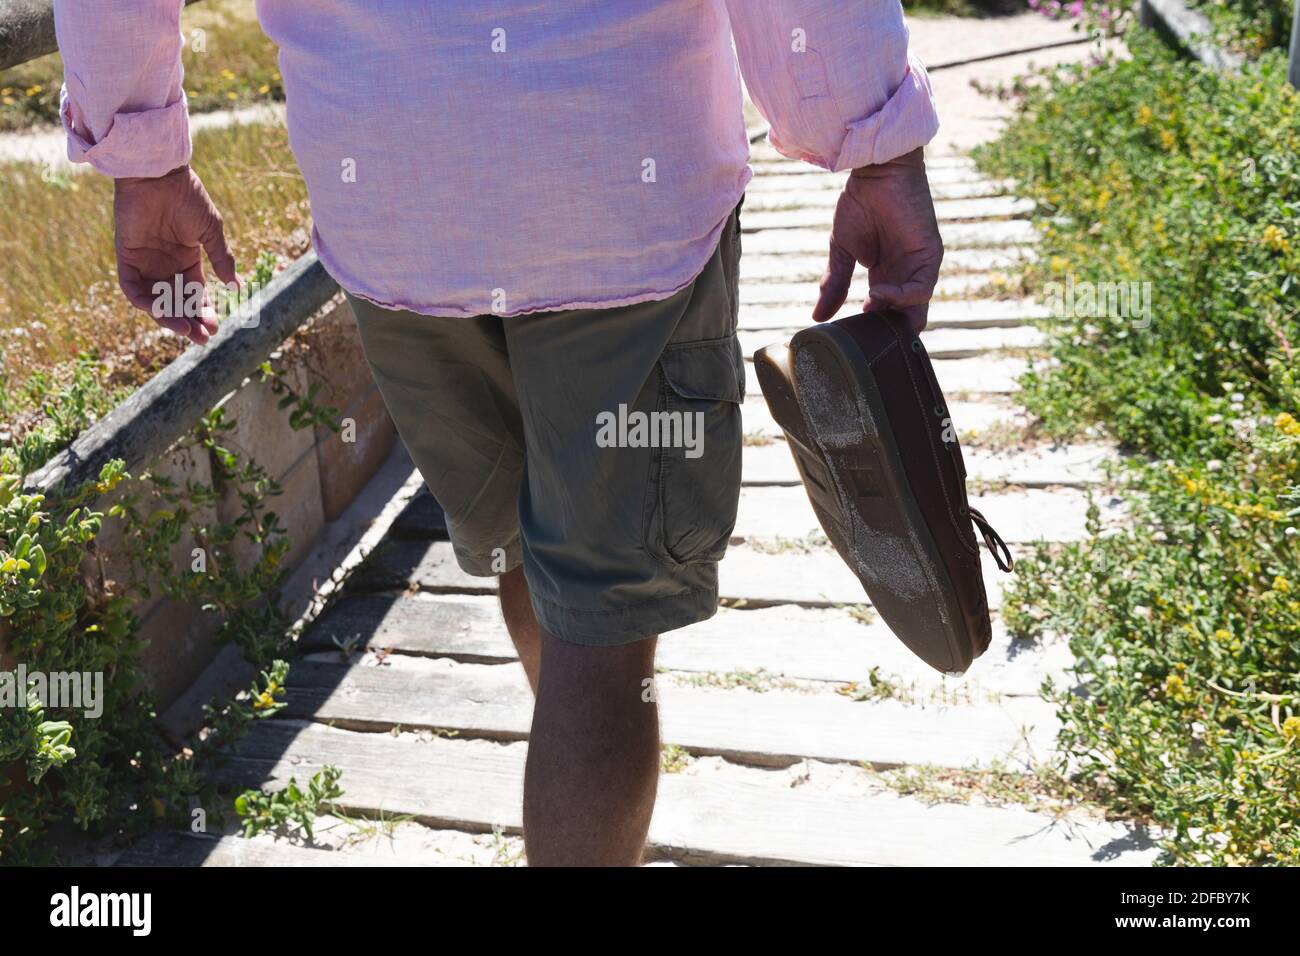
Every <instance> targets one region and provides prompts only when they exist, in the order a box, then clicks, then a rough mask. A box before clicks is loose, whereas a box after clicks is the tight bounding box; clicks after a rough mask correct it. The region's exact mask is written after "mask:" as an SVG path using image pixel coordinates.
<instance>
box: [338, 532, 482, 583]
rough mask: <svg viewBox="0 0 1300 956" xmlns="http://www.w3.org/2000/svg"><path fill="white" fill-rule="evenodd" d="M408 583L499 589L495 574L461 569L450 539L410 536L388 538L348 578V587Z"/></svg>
mask: <svg viewBox="0 0 1300 956" xmlns="http://www.w3.org/2000/svg"><path fill="white" fill-rule="evenodd" d="M408 584H412V585H416V586H418V587H420V588H423V589H424V590H426V591H435V592H458V593H462V594H495V593H496V592H497V579H496V578H479V577H473V576H471V575H468V574H466V573H465V572H464V571H462V570H461V569H460V565H459V564H457V563H456V558H455V555H454V554H453V553H452V550H451V542H449V541H425V540H421V539H411V538H387V539H385V540H384V542H383V543H382V544H380V545H379V547H377V548H375V550H374V551H372V552H371V553H370V554H369V555H368V556H367V557H366V560H365V561H364V562H363V563H362V564H361V566H360V567H359V568H357V570H356V572H355V573H354V574H353V575H352V576H351V577H350V578H348V581H347V590H349V591H383V590H391V589H399V590H400V589H402V588H405V587H406V586H407V585H408Z"/></svg>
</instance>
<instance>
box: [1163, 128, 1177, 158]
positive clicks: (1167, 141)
mask: <svg viewBox="0 0 1300 956" xmlns="http://www.w3.org/2000/svg"><path fill="white" fill-rule="evenodd" d="M1177 142H1178V138H1177V137H1176V136H1174V134H1173V131H1172V130H1167V129H1162V130H1161V131H1160V146H1161V148H1163V149H1164V150H1165V151H1166V152H1169V151H1171V150H1172V149H1173V148H1174V144H1175V143H1177Z"/></svg>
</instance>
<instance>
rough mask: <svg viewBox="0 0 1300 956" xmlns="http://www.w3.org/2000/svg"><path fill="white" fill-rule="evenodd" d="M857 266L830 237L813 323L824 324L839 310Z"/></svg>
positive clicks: (844, 250) (851, 257)
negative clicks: (829, 249)
mask: <svg viewBox="0 0 1300 956" xmlns="http://www.w3.org/2000/svg"><path fill="white" fill-rule="evenodd" d="M857 264H858V263H857V260H855V259H854V258H853V256H852V255H851V254H850V253H849V251H848V250H847V249H845V248H844V247H843V246H841V245H840V244H839V243H838V242H836V240H835V237H834V236H831V252H830V258H829V260H828V261H827V263H826V272H825V273H824V274H823V275H822V281H821V294H820V295H819V296H818V298H817V305H815V306H814V307H813V314H812V317H813V321H814V322H825V321H826V320H827V319H829V318H831V317H833V316H834V315H835V313H836V312H838V311H839V310H840V306H842V305H843V304H844V300H845V299H847V298H848V297H849V285H850V284H852V282H853V269H854V267H855V266H857Z"/></svg>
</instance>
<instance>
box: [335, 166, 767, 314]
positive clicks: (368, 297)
mask: <svg viewBox="0 0 1300 956" xmlns="http://www.w3.org/2000/svg"><path fill="white" fill-rule="evenodd" d="M746 172H747V173H750V175H752V173H751V171H750V170H749V169H748V168H747V169H746ZM750 175H746V176H743V177H742V183H741V189H740V192H739V193H738V194H737V195H736V197H735V199H734V200H733V202H732V204H731V209H733V210H734V208H735V206H736V204H738V203H739V202H740V197H741V196H743V195H744V192H745V186H747V185H748V183H749V179H750ZM731 215H732V214H731V212H728V213H727V215H726V216H725V217H723V220H722V221H721V222H720V223H718V224H717V225H716V226H715V227H714V228H713V230H712V233H711V235H710V240H709V241H708V242H707V243H704V253H703V255H702V256H700V257H699V261H698V262H693V263H692V264H691V267H690V270H689V272H688V273H687V277H686V278H685V279H684V280H682V281H681V282H678V283H677V284H675V285H673V286H672V287H671V288H667V289H650V290H644V291H638V292H633V293H629V294H627V295H617V296H611V297H609V298H603V299H573V300H569V299H556V300H550V301H544V302H539V303H529V304H527V305H525V306H523V307H521V308H515V309H509V310H503V311H501V312H491V311H488V312H483V311H481V310H479V311H473V310H469V309H463V308H456V307H453V306H438V305H428V304H417V303H414V302H405V301H402V300H393V301H388V300H386V299H382V298H380V297H378V296H375V295H373V294H371V293H367V292H362V291H360V290H359V289H357V288H354V286H355V285H356V283H354V282H353V281H352V280H351V278H350V277H349V276H348V275H347V274H346V272H345V270H343V269H341V268H339V266H338V264H337V263H336V262H334V261H333V257H332V256H331V255H330V254H329V253H327V252H326V251H325V249H324V247H323V245H322V243H321V242H320V237H319V235H318V233H317V232H316V227H315V226H312V246H313V247H314V248H315V250H316V256H317V258H318V259H320V263H321V265H322V266H324V267H325V271H326V272H328V273H329V274H330V276H331V277H332V278H333V279H334V281H335V282H337V283H338V284H339V285H340V286H341V287H342V288H343V289H345V290H347V293H348V295H354V296H356V297H357V298H358V299H363V300H365V301H366V302H369V303H370V304H371V305H375V306H378V307H379V308H381V309H388V310H390V311H397V312H414V313H415V314H416V315H428V316H432V317H435V318H449V319H470V318H474V317H475V316H479V315H498V316H500V317H501V318H503V319H508V318H514V317H516V316H524V315H536V314H538V313H542V312H571V311H575V310H578V309H619V308H623V307H625V306H630V305H640V304H641V303H643V302H659V301H662V300H663V299H668V298H671V297H672V296H674V295H676V294H677V293H678V292H681V291H682V290H683V289H685V288H686V287H687V286H689V285H690V284H691V283H692V282H694V281H695V280H696V279H697V278H699V275H700V273H701V272H703V271H704V267H705V266H706V265H708V264H709V259H711V258H712V257H713V253H714V250H715V249H717V246H718V242H719V240H720V239H721V236H722V232H723V230H724V229H725V228H726V225H727V220H728V219H729V218H730V217H731Z"/></svg>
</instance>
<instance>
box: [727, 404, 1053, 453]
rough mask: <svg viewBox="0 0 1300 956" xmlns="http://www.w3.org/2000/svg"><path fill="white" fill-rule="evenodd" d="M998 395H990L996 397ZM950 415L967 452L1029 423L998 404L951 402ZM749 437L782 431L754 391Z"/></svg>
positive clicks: (745, 408) (746, 410)
mask: <svg viewBox="0 0 1300 956" xmlns="http://www.w3.org/2000/svg"><path fill="white" fill-rule="evenodd" d="M995 397H996V396H989V398H995ZM948 412H949V414H950V415H951V416H952V420H953V424H954V426H955V427H956V429H957V435H958V437H959V438H960V439H961V443H962V450H963V452H964V451H965V450H966V449H967V448H968V447H969V448H978V447H980V445H981V442H982V441H983V440H984V437H985V436H987V435H996V434H997V433H998V432H999V431H1003V430H1006V429H1012V428H1020V427H1023V426H1024V425H1025V423H1026V422H1027V421H1028V419H1027V416H1026V415H1025V412H1024V411H1023V410H1022V409H1018V408H1016V407H1014V406H1011V405H1006V404H1002V403H999V402H996V401H988V400H986V401H978V402H974V401H972V402H967V401H950V402H949V403H948ZM741 416H742V419H743V421H744V428H745V434H746V435H750V436H763V437H768V438H776V439H779V438H780V437H781V429H780V428H779V427H778V426H777V424H776V421H775V420H774V419H773V418H772V412H771V410H770V409H768V407H767V405H766V404H765V403H764V402H763V396H762V395H761V394H759V393H757V392H753V391H751V392H750V393H749V395H748V397H747V398H746V399H745V404H744V405H742V406H741Z"/></svg>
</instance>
